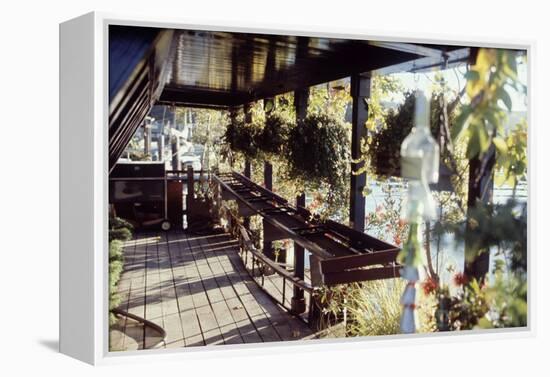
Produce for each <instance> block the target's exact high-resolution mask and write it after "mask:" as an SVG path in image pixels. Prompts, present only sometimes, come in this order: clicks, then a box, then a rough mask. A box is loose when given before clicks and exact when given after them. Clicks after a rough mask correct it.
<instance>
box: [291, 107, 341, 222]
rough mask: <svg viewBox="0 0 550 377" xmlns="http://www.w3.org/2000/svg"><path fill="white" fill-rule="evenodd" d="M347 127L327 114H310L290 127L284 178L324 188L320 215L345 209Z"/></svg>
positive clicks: (307, 185)
mask: <svg viewBox="0 0 550 377" xmlns="http://www.w3.org/2000/svg"><path fill="white" fill-rule="evenodd" d="M349 145H350V132H349V127H348V126H347V125H346V124H345V123H344V122H343V121H341V120H340V119H338V118H337V117H335V116H332V115H329V114H327V113H317V114H310V115H308V116H307V117H306V118H305V119H304V120H302V121H300V122H299V123H298V125H297V126H296V127H294V128H293V129H291V130H290V134H289V138H288V143H287V151H286V158H287V162H288V168H289V169H288V178H289V179H291V180H296V181H301V182H303V185H304V187H305V188H307V189H309V190H312V191H319V190H324V191H326V200H325V201H324V208H323V209H324V211H323V212H324V215H325V216H330V215H333V214H335V213H336V211H337V209H338V208H342V207H343V208H346V204H347V197H348V192H347V191H348V190H347V188H348V177H349V173H350V172H349V161H350V148H349Z"/></svg>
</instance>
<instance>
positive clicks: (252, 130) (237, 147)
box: [224, 120, 261, 159]
mask: <svg viewBox="0 0 550 377" xmlns="http://www.w3.org/2000/svg"><path fill="white" fill-rule="evenodd" d="M260 131H261V129H260V128H259V127H258V124H257V123H245V122H244V120H234V121H232V122H229V124H228V125H227V127H226V130H225V135H224V141H225V142H226V143H227V144H228V145H229V147H230V148H231V150H232V151H233V152H237V153H241V154H242V155H243V156H244V157H246V158H248V159H255V158H257V157H258V153H259V149H258V147H257V145H256V142H257V139H258V135H259V134H260Z"/></svg>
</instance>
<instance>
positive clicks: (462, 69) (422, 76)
mask: <svg viewBox="0 0 550 377" xmlns="http://www.w3.org/2000/svg"><path fill="white" fill-rule="evenodd" d="M466 70H467V67H466V64H463V65H459V66H458V67H456V68H454V69H447V70H442V71H431V72H422V73H410V72H403V73H396V74H394V75H393V76H395V77H398V78H399V79H400V80H401V82H402V83H403V86H404V87H405V90H415V89H420V90H423V91H424V92H426V94H427V93H429V92H430V91H431V87H432V86H433V84H434V82H435V80H434V77H435V75H436V73H437V72H441V74H443V77H444V78H445V80H446V81H447V84H448V85H449V87H450V88H451V89H453V90H454V91H457V92H458V90H460V89H461V88H462V87H464V85H465V82H466V80H465V79H464V73H466ZM518 78H519V81H520V82H521V83H522V84H523V85H527V64H526V63H525V62H523V61H522V59H518ZM509 94H510V97H511V98H512V111H520V112H525V111H527V95H526V94H523V93H518V92H517V91H515V90H510V91H509ZM395 100H396V101H397V102H401V101H402V100H403V98H396V99H395Z"/></svg>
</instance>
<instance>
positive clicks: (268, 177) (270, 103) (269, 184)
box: [263, 98, 286, 263]
mask: <svg viewBox="0 0 550 377" xmlns="http://www.w3.org/2000/svg"><path fill="white" fill-rule="evenodd" d="M274 108H275V98H266V99H264V109H265V112H266V116H269V113H270V112H272V111H273V109H274ZM264 186H265V188H266V189H268V190H269V191H272V190H273V166H272V165H271V164H270V163H269V162H268V161H264ZM263 232H264V240H265V239H266V221H265V219H264V220H263ZM263 252H264V254H265V255H266V256H267V257H268V258H269V259H272V260H275V250H273V244H272V243H271V242H266V241H264V244H263ZM277 262H279V263H284V262H286V258H285V256H281V255H280V256H279V258H278V260H277Z"/></svg>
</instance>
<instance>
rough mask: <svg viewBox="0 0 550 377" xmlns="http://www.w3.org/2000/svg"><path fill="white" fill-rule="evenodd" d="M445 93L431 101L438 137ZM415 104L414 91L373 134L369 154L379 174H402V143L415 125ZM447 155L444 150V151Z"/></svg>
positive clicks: (433, 127)
mask: <svg viewBox="0 0 550 377" xmlns="http://www.w3.org/2000/svg"><path fill="white" fill-rule="evenodd" d="M441 95H442V94H441V93H434V94H433V95H432V98H431V100H430V109H431V116H430V123H431V124H430V129H431V132H432V135H433V136H434V137H435V138H436V139H437V137H438V134H439V127H440V117H441V114H442V111H443V107H442V106H441V101H440V96H441ZM414 107H415V96H414V92H407V93H405V101H404V102H403V103H402V104H401V105H399V107H398V108H397V110H394V109H391V110H389V111H388V113H387V114H386V117H385V127H384V128H381V129H379V130H378V131H377V132H374V133H373V134H372V135H371V137H369V142H368V149H367V155H368V157H369V159H370V161H371V166H372V167H373V168H374V171H375V173H376V174H377V175H381V176H400V175H401V166H400V161H401V156H400V150H401V143H403V140H404V139H405V137H406V136H407V135H408V134H409V133H410V132H411V129H412V128H413V126H414ZM450 107H451V106H450V105H449V106H448V109H449V110H452V109H450ZM451 113H452V111H449V123H450V126H452V123H453V121H454V117H453V116H451ZM442 152H444V151H442ZM443 156H444V153H442V157H443Z"/></svg>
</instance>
